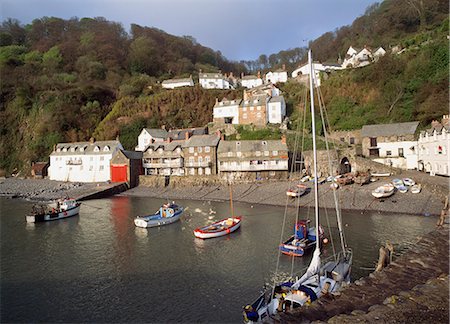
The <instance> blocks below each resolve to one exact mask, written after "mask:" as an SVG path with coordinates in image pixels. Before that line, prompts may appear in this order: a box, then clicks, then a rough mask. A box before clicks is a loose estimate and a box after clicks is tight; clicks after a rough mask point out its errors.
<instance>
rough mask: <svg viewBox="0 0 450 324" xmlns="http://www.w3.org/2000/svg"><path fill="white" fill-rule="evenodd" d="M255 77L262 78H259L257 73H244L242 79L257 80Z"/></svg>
mask: <svg viewBox="0 0 450 324" xmlns="http://www.w3.org/2000/svg"><path fill="white" fill-rule="evenodd" d="M255 79H260V78H258V77H257V76H256V75H244V76H243V77H242V80H255Z"/></svg>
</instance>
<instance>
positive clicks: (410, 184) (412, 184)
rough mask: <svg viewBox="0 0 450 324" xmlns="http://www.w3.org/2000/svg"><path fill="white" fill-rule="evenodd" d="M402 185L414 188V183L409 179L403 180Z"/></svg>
mask: <svg viewBox="0 0 450 324" xmlns="http://www.w3.org/2000/svg"><path fill="white" fill-rule="evenodd" d="M403 183H404V185H405V186H408V187H411V186H414V185H415V184H416V183H415V182H414V180H413V179H411V178H403Z"/></svg>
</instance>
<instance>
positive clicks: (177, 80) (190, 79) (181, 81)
mask: <svg viewBox="0 0 450 324" xmlns="http://www.w3.org/2000/svg"><path fill="white" fill-rule="evenodd" d="M184 82H189V83H190V82H193V80H192V78H184V79H167V80H164V81H163V82H162V84H172V83H184Z"/></svg>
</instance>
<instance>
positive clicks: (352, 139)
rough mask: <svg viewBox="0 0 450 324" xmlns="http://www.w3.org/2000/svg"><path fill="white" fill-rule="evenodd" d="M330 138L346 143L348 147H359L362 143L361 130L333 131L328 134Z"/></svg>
mask: <svg viewBox="0 0 450 324" xmlns="http://www.w3.org/2000/svg"><path fill="white" fill-rule="evenodd" d="M328 138H329V139H331V140H334V141H340V142H343V143H346V144H347V145H359V144H361V142H362V140H361V130H360V129H355V130H343V131H333V132H331V133H329V134H328Z"/></svg>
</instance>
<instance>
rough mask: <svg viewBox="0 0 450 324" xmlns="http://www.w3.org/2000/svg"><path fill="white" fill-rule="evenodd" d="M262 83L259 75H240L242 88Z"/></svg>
mask: <svg viewBox="0 0 450 324" xmlns="http://www.w3.org/2000/svg"><path fill="white" fill-rule="evenodd" d="M262 84H263V80H262V79H261V77H260V75H259V74H258V76H256V75H242V76H241V85H242V86H243V87H244V88H254V87H258V86H260V85H262Z"/></svg>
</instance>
